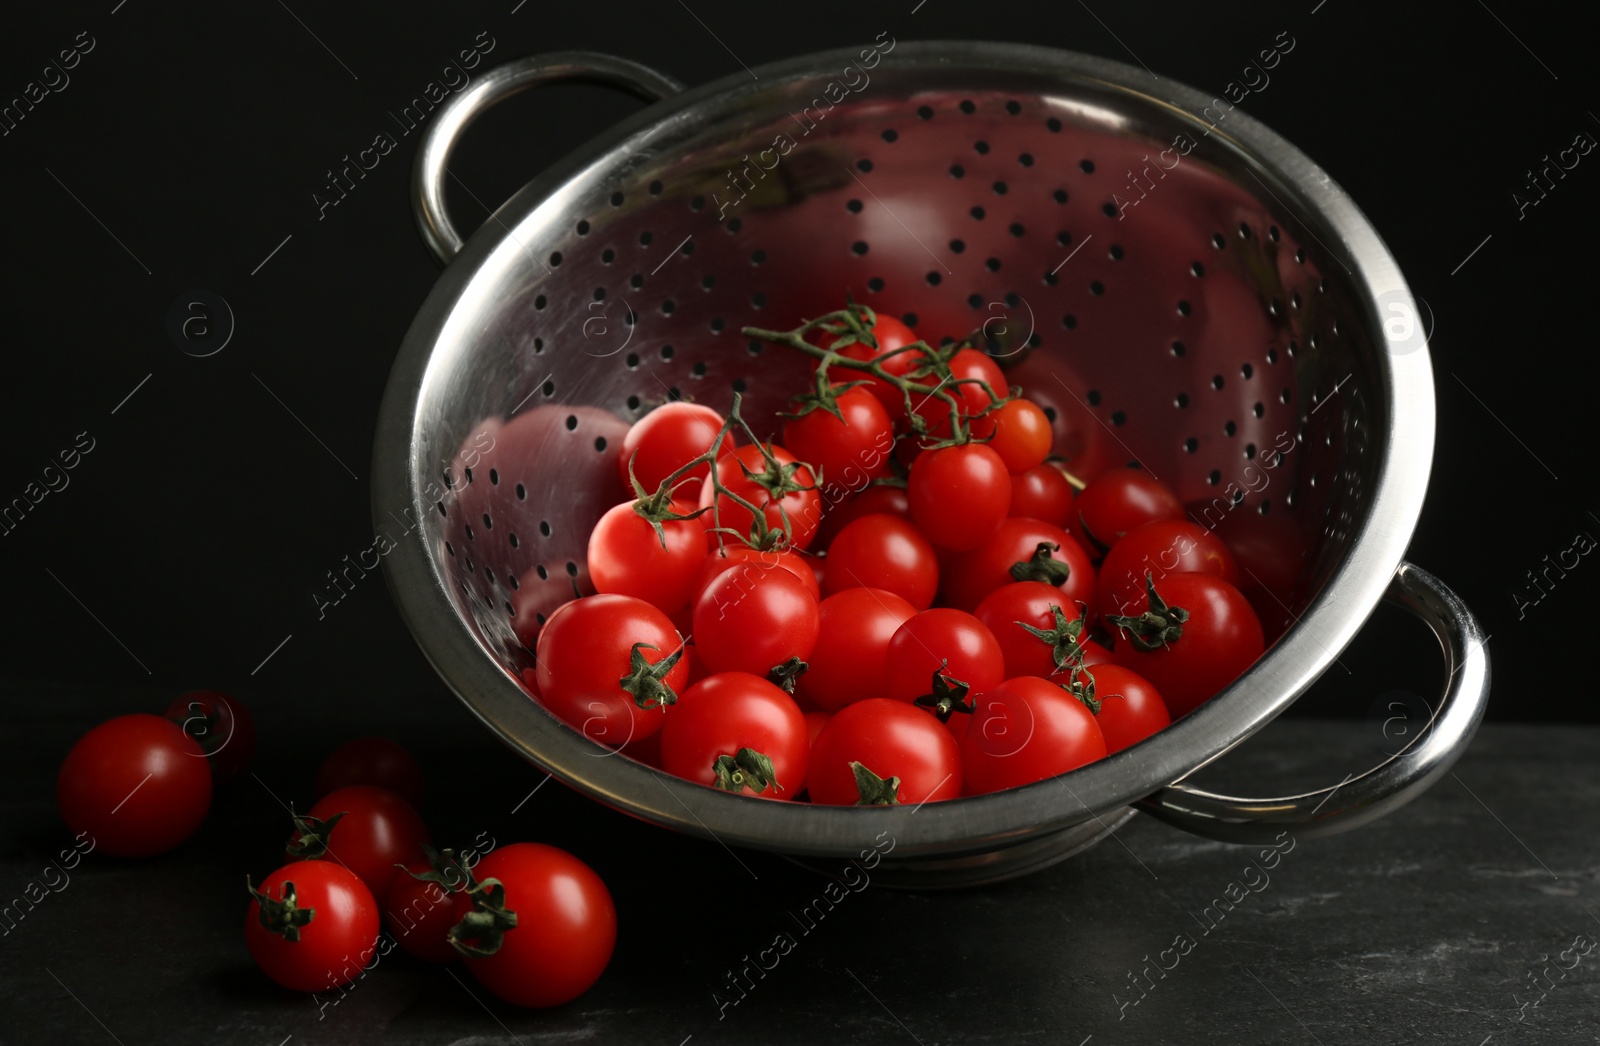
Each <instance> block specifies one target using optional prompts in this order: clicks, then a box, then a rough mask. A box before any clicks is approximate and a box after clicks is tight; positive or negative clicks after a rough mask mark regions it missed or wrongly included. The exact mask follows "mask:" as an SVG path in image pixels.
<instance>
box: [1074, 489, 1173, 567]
mask: <svg viewBox="0 0 1600 1046" xmlns="http://www.w3.org/2000/svg"><path fill="white" fill-rule="evenodd" d="M1075 505H1076V506H1077V509H1078V524H1079V527H1080V528H1081V529H1080V531H1079V532H1080V533H1081V534H1083V537H1084V542H1085V544H1086V545H1087V546H1089V547H1090V551H1091V552H1094V553H1097V554H1096V555H1095V558H1096V559H1099V558H1100V555H1102V554H1104V553H1105V552H1106V551H1107V550H1109V549H1110V548H1111V546H1113V545H1115V544H1116V543H1117V541H1118V540H1119V539H1120V538H1121V537H1122V535H1124V534H1126V533H1127V532H1128V531H1130V530H1133V529H1135V528H1137V527H1142V526H1144V525H1145V524H1146V523H1152V522H1154V521H1155V520H1158V519H1182V518H1183V502H1181V501H1179V500H1178V496H1177V495H1176V494H1174V493H1173V492H1172V490H1171V489H1170V488H1169V487H1168V486H1167V485H1166V484H1165V483H1163V482H1161V481H1160V480H1159V479H1156V478H1155V477H1154V476H1152V475H1150V473H1148V472H1146V471H1144V470H1143V469H1133V468H1127V469H1112V470H1111V471H1110V472H1103V473H1101V474H1100V475H1098V476H1096V477H1095V478H1094V479H1092V480H1090V481H1089V483H1088V485H1086V486H1085V487H1084V488H1083V489H1082V490H1080V491H1078V498H1077V501H1076V502H1075Z"/></svg>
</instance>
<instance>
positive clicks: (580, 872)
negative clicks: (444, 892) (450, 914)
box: [467, 843, 617, 1006]
mask: <svg viewBox="0 0 1600 1046" xmlns="http://www.w3.org/2000/svg"><path fill="white" fill-rule="evenodd" d="M473 875H474V876H475V877H476V878H477V879H478V881H479V882H480V883H481V882H483V881H484V880H485V879H497V880H499V881H500V883H501V884H502V885H503V886H504V887H505V907H506V908H507V910H509V911H513V912H516V914H517V925H516V926H514V927H512V928H511V929H509V930H507V931H505V935H504V937H502V938H501V942H500V947H499V950H498V951H496V952H495V953H494V954H493V955H490V956H488V957H486V958H474V959H468V960H467V969H468V970H469V971H471V973H472V975H473V976H474V977H476V978H477V979H478V981H479V982H480V983H481V984H482V985H483V986H484V987H485V988H488V989H489V990H490V991H491V992H493V993H494V994H495V995H496V996H498V997H499V998H501V999H503V1000H505V1001H506V1002H509V1003H512V1004H514V1005H517V1006H559V1005H560V1004H561V1003H564V1002H570V1001H571V1000H573V999H576V998H577V997H578V996H580V995H582V994H583V993H584V992H586V991H588V990H589V987H590V986H591V985H593V984H594V982H595V981H597V980H599V979H600V975H601V974H602V973H604V972H605V968H606V964H607V963H609V962H610V961H611V952H612V950H613V949H614V948H615V947H616V943H617V909H616V905H615V904H614V903H613V902H612V900H611V892H610V891H609V890H607V889H606V885H605V883H603V882H601V881H600V877H599V876H598V875H596V874H595V873H594V870H593V869H592V868H590V867H589V866H588V865H586V864H584V863H583V862H582V861H580V860H578V859H577V858H576V857H574V856H572V855H571V854H569V853H567V852H566V851H565V850H558V849H556V848H555V847H553V846H544V845H542V844H539V843H512V844H510V845H508V846H502V847H500V848H499V849H497V850H495V851H494V852H493V853H491V854H489V855H488V856H486V857H485V858H484V859H483V860H481V861H479V862H478V865H477V867H476V868H474V869H473ZM469 943H470V942H469Z"/></svg>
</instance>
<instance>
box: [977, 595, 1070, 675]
mask: <svg viewBox="0 0 1600 1046" xmlns="http://www.w3.org/2000/svg"><path fill="white" fill-rule="evenodd" d="M1051 607H1059V608H1060V609H1061V612H1062V613H1063V614H1064V615H1066V620H1068V621H1076V620H1078V613H1079V609H1078V607H1077V606H1074V605H1072V604H1070V603H1068V602H1067V600H1065V599H1064V598H1063V597H1062V593H1061V590H1060V589H1059V588H1056V587H1055V586H1054V585H1047V584H1045V583H1044V582H1042V581H1016V582H1013V583H1011V584H1009V585H1001V586H1000V587H999V588H997V589H995V590H994V591H993V592H990V593H989V594H988V595H987V596H985V597H984V598H983V602H981V603H979V604H978V609H977V610H975V611H973V616H974V617H976V618H977V619H978V620H979V621H982V622H983V623H984V625H985V626H986V627H987V628H988V629H989V631H990V632H992V633H993V634H994V637H995V640H996V641H997V642H998V643H999V644H1000V649H1001V651H1002V652H1003V653H1004V654H1005V664H1006V678H1007V679H1011V678H1014V677H1016V676H1040V677H1042V678H1048V677H1050V676H1052V675H1054V674H1055V673H1056V662H1055V654H1054V652H1053V649H1052V647H1051V645H1050V644H1049V643H1046V642H1045V641H1044V640H1042V639H1040V638H1039V637H1038V636H1035V635H1034V634H1033V633H1031V632H1028V631H1027V630H1026V629H1024V628H1022V624H1026V625H1032V626H1033V627H1034V628H1043V629H1053V628H1055V627H1056V625H1055V615H1054V614H1053V613H1052V612H1051ZM1018 622H1021V624H1018ZM1080 638H1083V637H1080ZM1084 641H1087V640H1086V639H1084ZM1063 678H1065V677H1063Z"/></svg>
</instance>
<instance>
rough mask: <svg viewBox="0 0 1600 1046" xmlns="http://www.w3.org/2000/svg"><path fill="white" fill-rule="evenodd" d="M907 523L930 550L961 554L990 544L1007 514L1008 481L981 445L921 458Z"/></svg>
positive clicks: (929, 453) (995, 459)
mask: <svg viewBox="0 0 1600 1046" xmlns="http://www.w3.org/2000/svg"><path fill="white" fill-rule="evenodd" d="M906 498H907V501H908V502H909V504H910V507H911V519H912V521H913V522H914V523H916V525H917V526H918V527H919V528H920V529H921V530H922V533H923V536H925V537H926V538H927V539H928V540H929V541H931V542H932V543H933V544H935V545H938V546H939V547H940V548H947V549H951V550H954V551H965V550H967V549H973V548H977V547H978V546H979V545H981V544H983V543H984V542H985V541H987V540H989V538H990V536H991V535H993V534H994V532H995V530H996V529H997V528H998V527H999V526H1000V521H1001V520H1003V519H1005V516H1006V512H1007V511H1009V510H1010V508H1011V476H1010V474H1009V473H1007V472H1006V466H1005V463H1004V462H1002V461H1001V460H1000V455H998V454H996V453H995V452H994V451H992V450H990V449H989V448H988V447H986V446H984V445H983V444H981V443H962V444H957V445H956V446H953V447H940V448H939V449H937V450H930V451H927V452H925V453H924V454H923V455H922V456H921V457H919V458H917V461H916V464H915V465H912V466H911V478H910V480H909V482H908V483H907V486H906Z"/></svg>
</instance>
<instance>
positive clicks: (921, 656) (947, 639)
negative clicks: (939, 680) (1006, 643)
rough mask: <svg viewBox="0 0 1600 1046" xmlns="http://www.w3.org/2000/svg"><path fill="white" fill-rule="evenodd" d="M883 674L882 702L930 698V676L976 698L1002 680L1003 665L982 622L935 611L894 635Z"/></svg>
mask: <svg viewBox="0 0 1600 1046" xmlns="http://www.w3.org/2000/svg"><path fill="white" fill-rule="evenodd" d="M884 668H885V672H886V673H887V679H888V690H887V693H886V694H885V695H884V696H886V697H891V698H894V699H895V700H897V701H915V700H916V699H917V698H919V697H922V696H923V695H925V694H928V693H931V692H932V690H933V675H934V673H935V672H938V673H939V674H941V675H943V676H947V677H948V678H950V679H958V680H960V681H961V682H963V683H966V684H967V685H968V686H970V687H971V690H972V693H977V692H979V691H981V690H987V689H988V688H989V687H992V686H994V685H995V684H997V683H999V682H1000V680H1002V679H1004V678H1005V671H1006V664H1005V654H1004V653H1003V652H1002V651H1001V649H1000V643H999V641H997V640H996V639H995V638H994V634H993V633H991V632H990V631H989V629H988V628H986V627H985V626H984V624H983V622H981V621H979V620H978V619H977V618H975V617H973V616H972V615H971V614H968V613H964V612H962V611H960V610H952V609H950V608H948V607H935V608H934V609H932V610H924V611H922V613H920V614H918V615H916V616H915V617H913V618H910V619H909V620H907V621H906V623H905V624H903V625H901V626H900V627H899V628H898V629H896V630H895V633H894V635H893V636H892V637H891V638H890V639H889V649H888V652H887V653H886V655H885V658H884Z"/></svg>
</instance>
